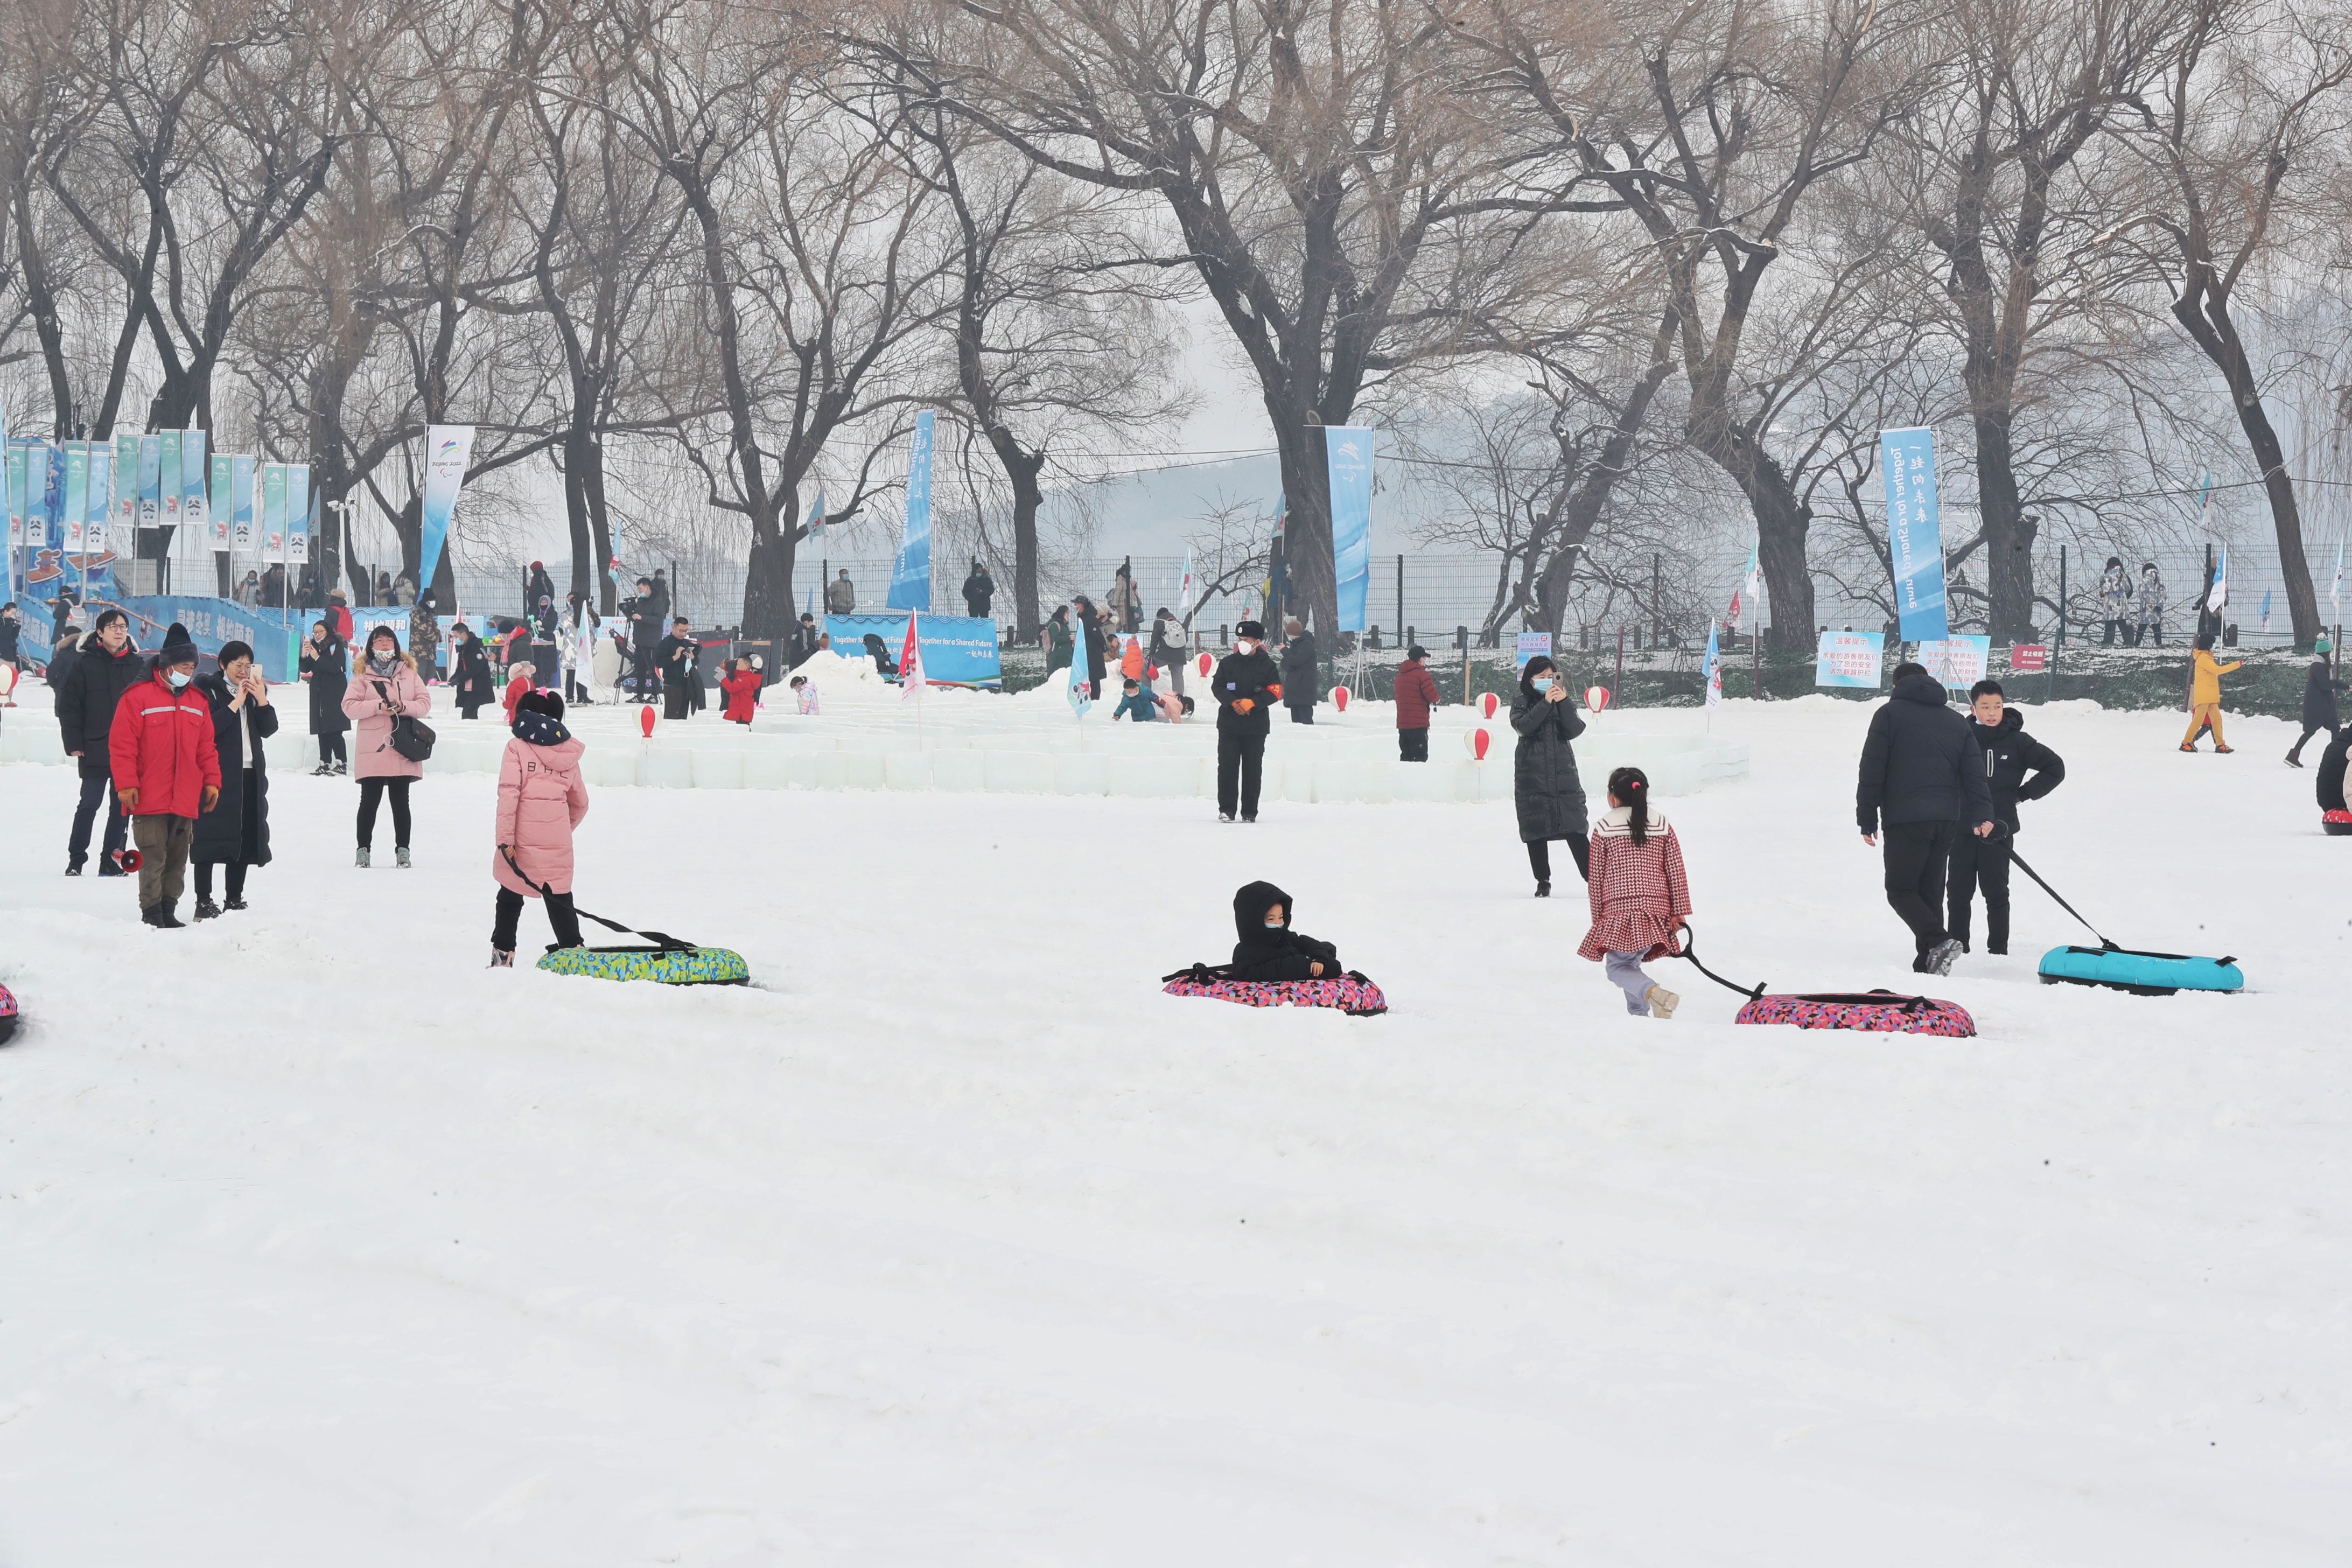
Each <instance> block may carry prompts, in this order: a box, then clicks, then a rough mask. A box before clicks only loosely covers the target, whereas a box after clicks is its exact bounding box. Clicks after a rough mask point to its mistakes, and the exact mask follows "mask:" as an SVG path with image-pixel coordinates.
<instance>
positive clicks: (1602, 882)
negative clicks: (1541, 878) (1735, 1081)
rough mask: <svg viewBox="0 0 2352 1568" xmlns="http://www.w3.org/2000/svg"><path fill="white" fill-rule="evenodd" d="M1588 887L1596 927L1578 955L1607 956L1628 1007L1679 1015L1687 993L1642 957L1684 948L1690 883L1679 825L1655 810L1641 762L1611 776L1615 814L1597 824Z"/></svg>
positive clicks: (1603, 959) (1640, 1012)
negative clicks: (1662, 979)
mask: <svg viewBox="0 0 2352 1568" xmlns="http://www.w3.org/2000/svg"><path fill="white" fill-rule="evenodd" d="M1585 890H1586V892H1587V894H1588V895H1589V896H1590V897H1591V900H1592V929H1591V931H1586V932H1585V933H1584V941H1583V942H1582V944H1581V945H1580V946H1579V947H1578V948H1577V950H1576V951H1577V954H1578V956H1579V957H1582V958H1591V959H1597V960H1599V961H1600V962H1601V964H1602V965H1603V967H1604V968H1605V969H1606V970H1607V971H1608V974H1609V978H1610V980H1611V982H1612V983H1613V984H1615V985H1616V986H1617V987H1618V989H1620V990H1622V992H1624V993H1625V1010H1626V1011H1627V1012H1628V1013H1631V1014H1633V1016H1636V1017H1640V1016H1643V1015H1644V1014H1646V1015H1648V1016H1650V1017H1653V1018H1671V1017H1673V1016H1675V1005H1676V1004H1678V1003H1680V1002H1681V1001H1682V998H1681V997H1679V996H1677V995H1675V994H1674V993H1673V992H1671V991H1669V990H1667V989H1666V988H1665V987H1664V986H1663V985H1659V984H1654V983H1653V982H1652V981H1651V979H1650V977H1649V976H1648V975H1646V974H1644V973H1642V963H1643V960H1644V959H1651V958H1672V957H1675V956H1676V955H1677V954H1679V953H1680V952H1682V943H1681V941H1680V937H1679V934H1678V933H1679V931H1680V930H1681V927H1682V924H1683V922H1684V921H1685V920H1686V919H1688V918H1689V916H1690V912H1691V906H1690V883H1689V881H1688V879H1685V877H1684V875H1683V849H1682V845H1681V844H1679V843H1678V842H1676V840H1675V829H1674V825H1673V824H1672V823H1669V822H1668V821H1667V820H1666V819H1665V817H1664V816H1662V815H1660V814H1659V813H1658V812H1656V811H1654V810H1653V809H1651V806H1650V780H1649V776H1648V775H1647V774H1645V773H1643V772H1642V770H1641V769H1639V768H1619V769H1618V770H1617V771H1616V772H1615V773H1611V774H1610V775H1609V815H1608V816H1604V817H1602V818H1601V821H1600V823H1599V824H1598V825H1596V826H1594V828H1593V829H1592V867H1591V875H1590V876H1588V877H1587V878H1586V879H1585Z"/></svg>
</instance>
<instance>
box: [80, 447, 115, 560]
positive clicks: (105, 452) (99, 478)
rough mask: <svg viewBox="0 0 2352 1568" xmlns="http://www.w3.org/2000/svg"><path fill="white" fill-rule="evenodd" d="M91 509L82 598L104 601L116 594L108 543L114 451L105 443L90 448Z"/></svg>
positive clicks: (85, 520) (86, 518)
mask: <svg viewBox="0 0 2352 1568" xmlns="http://www.w3.org/2000/svg"><path fill="white" fill-rule="evenodd" d="M113 516H114V447H112V446H111V445H110V443H108V442H105V441H92V442H91V443H90V444H89V510H88V511H86V512H84V513H83V514H82V531H81V549H82V556H81V584H82V595H83V596H84V597H86V598H87V597H90V596H93V595H94V596H97V597H100V598H103V597H106V596H108V595H111V594H112V593H113V592H114V572H113V565H114V552H113V551H111V550H110V549H109V548H108V540H107V531H108V529H109V527H110V519H111V518H112V517H113Z"/></svg>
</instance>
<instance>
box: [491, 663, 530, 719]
mask: <svg viewBox="0 0 2352 1568" xmlns="http://www.w3.org/2000/svg"><path fill="white" fill-rule="evenodd" d="M530 689H531V678H530V676H528V675H518V676H516V677H515V678H514V679H512V680H509V681H508V682H507V694H506V695H505V696H504V697H501V698H499V702H500V703H502V704H504V705H505V708H506V710H507V722H508V723H509V724H511V723H513V722H514V716H515V704H516V703H518V702H520V701H521V700H522V699H523V694H524V693H525V692H527V691H529V690H530Z"/></svg>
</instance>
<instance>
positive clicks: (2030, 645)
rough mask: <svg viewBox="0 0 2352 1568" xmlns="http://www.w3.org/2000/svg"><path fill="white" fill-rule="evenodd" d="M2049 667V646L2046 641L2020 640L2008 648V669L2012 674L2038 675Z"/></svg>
mask: <svg viewBox="0 0 2352 1568" xmlns="http://www.w3.org/2000/svg"><path fill="white" fill-rule="evenodd" d="M2048 668H2050V648H2049V645H2048V644H2046V643H2038V642H2021V643H2018V644H2015V645H2014V646H2012V647H2011V648H2010V650H2009V669H2010V673H2011V674H2012V675H2038V674H2040V673H2041V672H2042V670H2045V669H2048Z"/></svg>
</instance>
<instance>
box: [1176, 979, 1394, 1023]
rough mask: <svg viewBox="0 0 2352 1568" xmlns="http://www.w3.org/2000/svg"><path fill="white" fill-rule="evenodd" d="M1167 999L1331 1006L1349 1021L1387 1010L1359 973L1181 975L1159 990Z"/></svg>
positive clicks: (1376, 989) (1386, 1004)
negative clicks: (1332, 976) (1321, 976)
mask: <svg viewBox="0 0 2352 1568" xmlns="http://www.w3.org/2000/svg"><path fill="white" fill-rule="evenodd" d="M1163 989H1165V990H1166V991H1167V993H1168V994H1170V995H1171V996H1213V997H1215V998H1216V999H1217V1000H1218V1001H1220V1002H1238V1003H1240V1004H1241V1005H1243V1006H1244V1007H1333V1008H1337V1009H1338V1010H1339V1011H1340V1012H1342V1013H1345V1014H1347V1015H1348V1016H1349V1017H1352V1018H1369V1017H1371V1016H1374V1015H1375V1014H1380V1013H1385V1012H1387V1011H1388V1010H1389V999H1388V998H1387V997H1386V996H1383V995H1381V988H1380V987H1379V986H1377V985H1375V984H1372V983H1371V982H1370V981H1369V980H1367V979H1365V978H1364V977H1363V976H1362V975H1360V974H1348V975H1345V976H1342V977H1340V978H1339V979H1336V980H1224V979H1216V978H1210V979H1194V978H1192V976H1191V975H1184V976H1181V977H1179V978H1177V979H1173V980H1171V981H1170V982H1169V983H1168V984H1167V985H1166V986H1165V987H1163Z"/></svg>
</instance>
